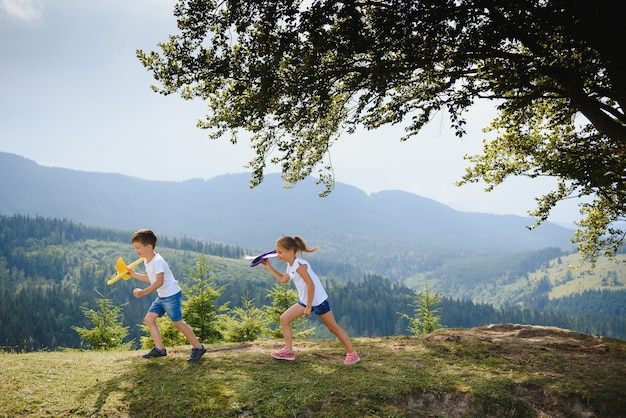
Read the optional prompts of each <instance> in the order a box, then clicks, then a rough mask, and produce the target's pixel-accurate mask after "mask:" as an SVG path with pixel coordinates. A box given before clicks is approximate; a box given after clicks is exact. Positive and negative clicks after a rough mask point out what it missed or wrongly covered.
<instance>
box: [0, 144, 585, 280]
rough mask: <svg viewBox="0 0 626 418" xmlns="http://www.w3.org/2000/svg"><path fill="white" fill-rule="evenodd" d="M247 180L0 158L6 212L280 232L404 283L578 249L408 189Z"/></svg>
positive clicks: (226, 234) (221, 233)
mask: <svg viewBox="0 0 626 418" xmlns="http://www.w3.org/2000/svg"><path fill="white" fill-rule="evenodd" d="M249 177H250V176H249V174H245V173H243V174H228V175H223V176H218V177H215V178H213V179H210V180H201V179H191V180H187V181H183V182H164V181H148V180H142V179H138V178H135V177H129V176H124V175H120V174H103V173H90V172H82V171H74V170H69V169H64V168H52V167H43V166H40V165H38V164H36V163H34V162H33V161H30V160H28V159H25V158H23V157H19V156H16V155H12V154H8V153H0V215H15V214H19V215H32V216H42V217H46V218H57V219H65V220H71V221H73V222H77V223H82V224H85V225H90V226H100V227H108V228H115V229H121V230H128V231H133V230H136V229H138V228H143V227H148V228H152V229H154V230H155V231H157V234H159V235H167V236H170V237H180V238H183V237H187V238H195V239H200V240H203V241H210V242H216V243H224V244H229V245H235V246H238V247H241V248H244V249H249V250H251V251H259V252H260V251H267V250H268V249H271V248H272V247H273V245H274V242H275V240H276V238H278V237H280V236H282V235H300V236H302V237H303V238H305V240H306V241H307V242H308V243H310V244H311V245H316V246H320V247H321V250H322V251H320V252H319V253H317V254H316V255H315V257H321V258H323V259H325V260H327V261H328V262H336V263H342V264H345V265H355V266H357V265H358V266H359V269H362V270H365V271H372V272H373V273H375V274H379V275H382V276H383V277H387V278H390V279H391V280H402V281H403V280H406V279H407V278H409V277H411V276H414V275H416V274H420V273H424V272H428V271H433V270H437V269H439V267H440V266H441V265H443V264H444V263H448V262H449V261H451V260H455V259H457V260H460V259H463V260H465V259H468V258H475V257H479V258H480V257H490V256H493V255H505V254H512V253H520V252H528V251H539V250H543V249H546V248H560V249H561V250H564V251H566V252H568V251H570V250H571V249H572V246H571V243H570V238H571V236H572V234H573V232H572V231H571V230H569V229H566V228H563V227H561V226H558V225H555V224H552V223H549V222H547V223H545V224H543V225H542V226H541V227H540V228H539V229H537V230H532V231H530V230H528V229H527V228H526V227H527V226H528V225H531V224H532V223H533V220H532V219H531V218H525V217H520V216H514V215H493V214H484V213H467V212H459V211H456V210H454V209H452V208H450V207H448V206H446V205H443V204H441V203H439V202H436V201H434V200H432V199H427V198H424V197H421V196H417V195H414V194H411V193H407V192H403V191H397V190H395V191H394V190H389V191H382V192H379V193H374V194H371V195H368V194H367V193H365V192H364V191H362V190H360V189H358V188H356V187H353V186H348V185H345V184H342V183H337V184H336V185H335V188H334V190H333V192H332V193H331V194H330V195H329V196H328V197H326V198H320V197H319V196H318V192H319V191H320V186H319V185H316V184H315V181H314V179H307V180H306V181H303V182H301V183H299V184H297V185H296V186H295V187H294V188H292V189H286V188H284V187H283V184H284V182H283V180H282V179H281V177H280V175H278V174H269V175H267V176H266V177H265V181H264V182H263V184H261V185H260V186H259V187H257V188H254V189H250V188H249V186H248V182H249ZM476 274H480V273H479V272H476Z"/></svg>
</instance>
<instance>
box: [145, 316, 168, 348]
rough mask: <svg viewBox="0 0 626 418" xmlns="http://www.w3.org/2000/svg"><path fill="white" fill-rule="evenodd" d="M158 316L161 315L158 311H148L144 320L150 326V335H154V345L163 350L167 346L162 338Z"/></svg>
mask: <svg viewBox="0 0 626 418" xmlns="http://www.w3.org/2000/svg"><path fill="white" fill-rule="evenodd" d="M158 317H159V315H157V314H156V313H154V312H148V313H147V314H146V316H145V318H144V319H143V320H144V322H145V323H146V325H147V326H148V331H150V337H152V341H154V346H155V347H156V348H158V349H159V350H163V348H165V347H164V346H163V339H162V338H161V332H160V331H159V327H158V326H157V324H156V320H157V318H158Z"/></svg>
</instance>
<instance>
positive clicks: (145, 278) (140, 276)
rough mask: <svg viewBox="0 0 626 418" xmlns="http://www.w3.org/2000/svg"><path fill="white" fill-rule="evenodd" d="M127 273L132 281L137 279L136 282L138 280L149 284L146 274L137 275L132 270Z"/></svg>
mask: <svg viewBox="0 0 626 418" xmlns="http://www.w3.org/2000/svg"><path fill="white" fill-rule="evenodd" d="M128 272H129V273H130V277H132V278H133V279H137V280H140V281H142V282H146V283H150V279H149V278H148V275H147V274H141V273H137V272H135V270H133V269H130V270H128Z"/></svg>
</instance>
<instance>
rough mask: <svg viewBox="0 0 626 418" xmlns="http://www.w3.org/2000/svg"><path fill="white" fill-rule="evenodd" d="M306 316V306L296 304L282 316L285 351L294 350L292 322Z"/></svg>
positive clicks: (281, 323) (281, 326)
mask: <svg viewBox="0 0 626 418" xmlns="http://www.w3.org/2000/svg"><path fill="white" fill-rule="evenodd" d="M302 315H304V306H302V305H300V304H299V303H296V304H294V305H293V306H291V308H289V309H287V310H286V311H285V312H283V314H282V315H281V316H280V328H281V330H282V331H283V339H284V340H285V349H286V350H287V351H291V350H293V334H292V333H291V321H293V320H294V319H296V318H298V317H300V316H302Z"/></svg>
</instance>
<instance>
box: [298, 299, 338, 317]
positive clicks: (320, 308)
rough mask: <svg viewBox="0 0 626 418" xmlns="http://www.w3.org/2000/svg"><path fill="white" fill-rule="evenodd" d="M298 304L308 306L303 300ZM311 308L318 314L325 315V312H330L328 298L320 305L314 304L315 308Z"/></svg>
mask: <svg viewBox="0 0 626 418" xmlns="http://www.w3.org/2000/svg"><path fill="white" fill-rule="evenodd" d="M298 305H300V306H304V307H305V308H306V304H304V303H302V302H298ZM311 310H312V311H313V312H315V313H316V314H318V315H324V314H325V313H327V312H330V304H329V303H328V299H326V300H325V301H324V302H322V303H320V304H319V305H317V306H314V307H313V309H311Z"/></svg>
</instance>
